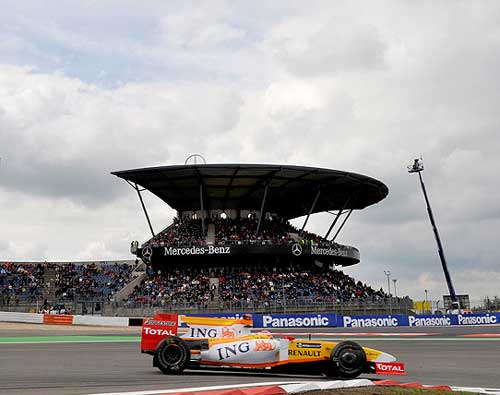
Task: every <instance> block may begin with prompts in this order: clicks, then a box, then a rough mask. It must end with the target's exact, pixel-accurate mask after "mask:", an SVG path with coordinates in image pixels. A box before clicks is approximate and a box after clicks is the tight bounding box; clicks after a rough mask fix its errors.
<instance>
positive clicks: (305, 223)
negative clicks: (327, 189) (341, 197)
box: [299, 189, 321, 236]
mask: <svg viewBox="0 0 500 395" xmlns="http://www.w3.org/2000/svg"><path fill="white" fill-rule="evenodd" d="M320 194H321V189H318V193H316V197H315V198H314V201H313V204H312V206H311V208H310V209H309V213H307V217H306V220H305V221H304V224H303V225H302V229H301V230H300V232H299V236H301V235H302V232H304V228H305V227H306V225H307V221H309V217H310V216H311V213H312V212H313V211H314V207H316V203H317V202H318V199H319V195H320Z"/></svg>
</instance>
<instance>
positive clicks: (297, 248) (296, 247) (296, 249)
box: [292, 243, 302, 256]
mask: <svg viewBox="0 0 500 395" xmlns="http://www.w3.org/2000/svg"><path fill="white" fill-rule="evenodd" d="M292 254H293V255H295V256H299V255H300V254H302V246H301V245H300V244H299V243H295V244H294V245H293V246H292Z"/></svg>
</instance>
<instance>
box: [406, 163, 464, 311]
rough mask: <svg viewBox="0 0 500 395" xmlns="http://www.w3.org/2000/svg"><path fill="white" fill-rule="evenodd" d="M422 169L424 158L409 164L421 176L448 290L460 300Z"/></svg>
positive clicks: (455, 298) (453, 300)
mask: <svg viewBox="0 0 500 395" xmlns="http://www.w3.org/2000/svg"><path fill="white" fill-rule="evenodd" d="M422 171H424V164H423V162H422V158H420V159H415V160H414V161H413V164H412V165H410V166H408V173H418V177H419V178H420V185H421V186H422V191H423V193H424V199H425V204H426V205H427V213H428V214H429V219H430V221H431V225H432V230H433V232H434V237H435V238H436V243H437V246H438V254H439V259H440V260H441V266H442V267H443V272H444V277H445V278H446V284H447V285H448V291H449V292H450V297H451V301H452V302H457V301H458V300H457V294H456V293H455V287H454V286H453V282H452V280H451V275H450V272H449V271H448V265H447V264H446V258H445V256H444V249H443V245H442V243H441V239H440V237H439V232H438V229H437V226H436V222H435V221H434V215H433V214H432V209H431V204H430V203H429V197H428V196H427V191H426V189H425V184H424V179H423V178H422Z"/></svg>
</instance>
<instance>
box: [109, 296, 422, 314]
mask: <svg viewBox="0 0 500 395" xmlns="http://www.w3.org/2000/svg"><path fill="white" fill-rule="evenodd" d="M412 308H413V303H412V301H411V300H409V299H399V298H392V300H391V301H389V300H368V299H364V300H361V299H354V300H342V301H341V300H338V301H312V300H286V301H273V302H262V301H253V302H234V301H232V302H207V303H204V304H196V303H177V304H168V303H140V302H126V303H116V302H114V303H110V304H107V305H105V306H104V308H103V315H111V316H129V317H140V316H150V315H154V314H155V313H157V312H173V313H179V314H200V313H222V312H224V313H225V312H229V313H231V312H255V313H307V312H312V313H314V312H331V313H339V314H346V315H351V314H409V313H411V310H412Z"/></svg>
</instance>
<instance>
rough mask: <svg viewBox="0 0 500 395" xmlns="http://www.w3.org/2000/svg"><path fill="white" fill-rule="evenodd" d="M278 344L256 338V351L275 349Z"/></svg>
mask: <svg viewBox="0 0 500 395" xmlns="http://www.w3.org/2000/svg"><path fill="white" fill-rule="evenodd" d="M273 350H276V345H275V344H273V343H272V342H270V341H268V340H256V341H255V348H254V351H273Z"/></svg>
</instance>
